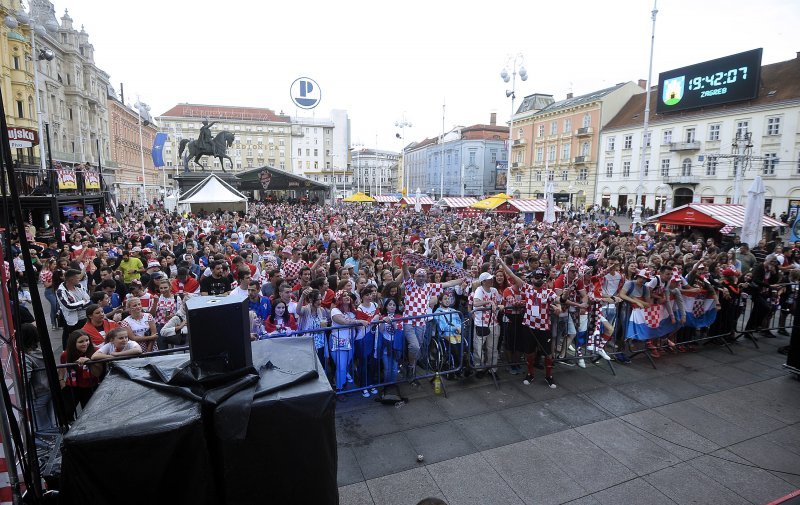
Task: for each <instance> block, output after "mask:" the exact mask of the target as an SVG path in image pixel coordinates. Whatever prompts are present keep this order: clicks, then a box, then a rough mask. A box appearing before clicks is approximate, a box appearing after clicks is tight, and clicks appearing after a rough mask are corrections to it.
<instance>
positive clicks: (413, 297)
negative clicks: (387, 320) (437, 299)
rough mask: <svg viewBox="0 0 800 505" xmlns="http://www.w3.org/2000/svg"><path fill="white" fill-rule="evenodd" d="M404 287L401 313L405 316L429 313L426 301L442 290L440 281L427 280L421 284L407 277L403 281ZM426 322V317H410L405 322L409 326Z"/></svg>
mask: <svg viewBox="0 0 800 505" xmlns="http://www.w3.org/2000/svg"><path fill="white" fill-rule="evenodd" d="M403 287H404V288H405V292H406V293H405V298H404V299H403V305H404V306H405V308H404V309H403V315H404V316H406V317H412V316H424V315H425V314H429V313H430V308H429V307H428V302H429V301H430V299H431V297H432V296H439V295H441V294H442V292H443V291H444V288H442V284H441V283H433V282H428V283H426V284H425V285H423V286H421V287H420V286H419V285H417V282H416V281H415V280H414V279H413V278H412V277H409V278H408V279H406V280H405V281H403ZM425 323H427V320H426V319H412V320H410V321H408V323H407V324H410V325H411V326H422V325H424V324H425Z"/></svg>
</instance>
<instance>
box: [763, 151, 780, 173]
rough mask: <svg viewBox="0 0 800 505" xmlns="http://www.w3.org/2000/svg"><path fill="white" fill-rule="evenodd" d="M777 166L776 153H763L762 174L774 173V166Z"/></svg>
mask: <svg viewBox="0 0 800 505" xmlns="http://www.w3.org/2000/svg"><path fill="white" fill-rule="evenodd" d="M777 166H778V154H777V153H764V175H775V167H777Z"/></svg>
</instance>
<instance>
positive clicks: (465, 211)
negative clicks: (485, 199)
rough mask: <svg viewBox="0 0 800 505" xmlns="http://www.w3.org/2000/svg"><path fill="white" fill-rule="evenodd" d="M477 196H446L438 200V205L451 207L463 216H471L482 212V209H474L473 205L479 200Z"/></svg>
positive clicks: (446, 207)
mask: <svg viewBox="0 0 800 505" xmlns="http://www.w3.org/2000/svg"><path fill="white" fill-rule="evenodd" d="M477 201H478V199H477V198H473V197H471V196H464V197H460V196H446V197H444V198H442V199H441V200H439V201H438V202H436V206H437V207H442V208H445V209H450V210H452V211H453V212H455V213H456V214H458V215H459V216H461V217H471V216H475V215H478V214H480V212H481V211H480V210H478V209H473V208H472V207H471V206H472V204H473V203H475V202H477Z"/></svg>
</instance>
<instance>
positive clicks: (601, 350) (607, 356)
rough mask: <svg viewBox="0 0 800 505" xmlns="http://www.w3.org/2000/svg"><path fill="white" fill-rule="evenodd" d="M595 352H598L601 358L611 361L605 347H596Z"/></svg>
mask: <svg viewBox="0 0 800 505" xmlns="http://www.w3.org/2000/svg"><path fill="white" fill-rule="evenodd" d="M597 354H599V355H600V357H601V358H603V359H604V360H606V361H611V356H609V355H608V353H607V352H606V351H605V349H603V348H602V347H601V348H598V349H597Z"/></svg>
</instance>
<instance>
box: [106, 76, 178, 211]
mask: <svg viewBox="0 0 800 505" xmlns="http://www.w3.org/2000/svg"><path fill="white" fill-rule="evenodd" d="M108 114H109V118H110V120H111V159H112V160H113V161H114V165H115V167H116V168H115V169H114V172H115V174H114V175H115V177H114V181H113V182H111V183H110V186H111V187H112V188H113V190H114V192H115V194H116V195H117V200H118V201H119V202H121V203H124V204H128V203H131V202H139V201H141V200H142V190H143V189H144V191H145V197H146V200H147V201H148V202H152V201H153V199H157V198H160V196H161V188H162V186H164V178H165V175H166V174H165V173H162V172H161V171H159V170H158V169H156V168H155V166H154V165H153V140H154V139H155V136H156V133H157V131H158V129H157V127H156V125H155V124H153V123H149V124H147V125H144V124H142V126H141V137H140V136H139V133H140V130H139V122H140V121H139V119H140V118H139V114H138V112H137V111H136V110H134V109H133V108H131V107H128V106H127V105H125V104H124V103H122V101H121V100H120V99H119V98H118V97H117V96H116V94H115V93H114V92H113V90H112V89H111V88H109V94H108ZM165 168H166V167H165Z"/></svg>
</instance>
